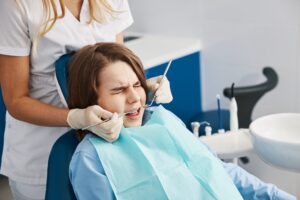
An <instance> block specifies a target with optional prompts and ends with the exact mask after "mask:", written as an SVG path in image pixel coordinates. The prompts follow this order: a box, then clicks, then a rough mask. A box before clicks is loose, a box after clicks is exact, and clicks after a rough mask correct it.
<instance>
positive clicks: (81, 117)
mask: <svg viewBox="0 0 300 200" xmlns="http://www.w3.org/2000/svg"><path fill="white" fill-rule="evenodd" d="M107 118H111V119H110V120H109V121H107V122H104V123H102V124H99V125H96V126H93V127H90V128H88V130H89V131H91V132H93V133H95V134H96V135H98V136H99V137H102V138H103V139H104V140H106V141H108V142H113V141H115V140H117V139H118V138H119V135H120V131H121V128H122V125H123V118H122V117H119V116H118V114H117V113H114V114H112V113H111V112H108V111H106V110H104V109H103V108H101V107H100V106H98V105H93V106H89V107H87V108H85V109H71V110H70V111H69V113H68V117H67V123H68V124H69V126H70V127H71V128H73V129H83V128H85V127H87V126H89V125H92V124H96V123H98V122H101V121H103V119H107Z"/></svg>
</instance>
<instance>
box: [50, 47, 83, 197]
mask: <svg viewBox="0 0 300 200" xmlns="http://www.w3.org/2000/svg"><path fill="white" fill-rule="evenodd" d="M72 55H73V53H70V54H66V55H64V56H62V57H61V58H59V59H58V60H57V62H56V63H55V70H56V77H57V81H58V84H59V86H60V89H61V92H62V94H63V95H64V97H65V99H66V100H67V98H68V64H69V60H70V58H71V57H72ZM75 133H76V131H75V130H70V131H68V132H67V133H65V134H64V135H62V136H61V137H60V138H58V140H57V141H56V142H55V143H54V145H53V147H52V150H51V152H50V156H49V160H48V174H47V186H46V197H45V199H46V200H76V198H75V195H74V191H73V188H72V185H71V182H70V180H69V165H70V161H71V158H72V155H73V153H74V151H75V149H76V147H77V145H78V143H79V141H78V139H77V138H76V134H75Z"/></svg>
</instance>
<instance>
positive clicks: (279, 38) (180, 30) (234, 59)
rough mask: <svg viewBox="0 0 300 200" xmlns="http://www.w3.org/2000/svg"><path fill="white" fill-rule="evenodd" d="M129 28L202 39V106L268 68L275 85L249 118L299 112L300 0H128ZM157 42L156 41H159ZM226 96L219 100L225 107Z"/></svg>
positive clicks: (257, 80)
mask: <svg viewBox="0 0 300 200" xmlns="http://www.w3.org/2000/svg"><path fill="white" fill-rule="evenodd" d="M129 3H130V6H131V9H132V13H133V16H134V19H135V23H134V25H133V26H132V27H131V28H130V29H129V31H132V32H139V33H145V34H155V35H172V36H179V37H193V38H199V39H200V40H201V41H202V49H203V51H202V69H201V70H202V75H203V76H202V84H203V91H202V95H203V108H204V109H211V108H215V107H216V103H215V102H216V101H215V96H216V94H217V93H222V90H223V88H225V87H228V86H230V85H231V82H233V81H234V82H235V83H236V85H237V86H241V85H248V84H256V83H260V82H262V81H264V80H265V79H264V76H263V75H262V68H263V67H264V66H272V67H273V68H274V69H275V70H276V71H277V73H278V74H279V84H278V86H277V87H276V88H275V89H274V90H272V91H271V92H269V93H268V94H267V95H265V96H264V97H263V98H262V99H261V100H260V101H259V103H258V104H257V106H256V107H255V109H254V115H253V117H254V118H256V117H258V116H261V115H266V114H268V113H276V112H298V111H300V100H299V99H300V90H299V88H300V81H298V80H299V76H300V71H299V70H298V68H299V67H300V63H299V58H300V51H299V48H300V40H299V39H300V1H299V0H219V1H217V0H163V1H161V0H151V1H148V0H130V1H129ZM158 45H159V44H158ZM227 103H228V100H225V99H224V101H223V104H224V107H225V106H227Z"/></svg>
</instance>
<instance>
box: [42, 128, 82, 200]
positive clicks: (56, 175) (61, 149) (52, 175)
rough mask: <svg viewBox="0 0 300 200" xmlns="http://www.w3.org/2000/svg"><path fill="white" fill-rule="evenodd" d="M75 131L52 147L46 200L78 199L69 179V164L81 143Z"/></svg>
mask: <svg viewBox="0 0 300 200" xmlns="http://www.w3.org/2000/svg"><path fill="white" fill-rule="evenodd" d="M75 132H76V131H75V130H70V131H69V132H67V133H65V134H64V135H63V136H61V137H60V138H59V139H58V140H57V141H56V142H55V144H54V145H53V147H52V150H51V152H50V156H49V160H48V177H47V187H46V198H45V199H46V200H76V197H75V194H74V191H73V188H72V185H71V183H70V180H69V164H70V161H71V158H72V155H73V153H74V151H75V149H76V147H77V145H78V143H79V142H78V139H77V138H76V134H75Z"/></svg>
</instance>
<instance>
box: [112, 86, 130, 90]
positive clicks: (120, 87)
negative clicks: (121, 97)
mask: <svg viewBox="0 0 300 200" xmlns="http://www.w3.org/2000/svg"><path fill="white" fill-rule="evenodd" d="M126 88H128V85H124V86H119V87H114V88H112V89H110V90H111V91H119V90H123V89H126Z"/></svg>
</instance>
